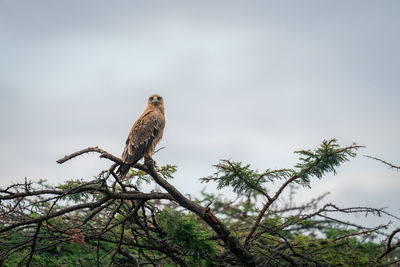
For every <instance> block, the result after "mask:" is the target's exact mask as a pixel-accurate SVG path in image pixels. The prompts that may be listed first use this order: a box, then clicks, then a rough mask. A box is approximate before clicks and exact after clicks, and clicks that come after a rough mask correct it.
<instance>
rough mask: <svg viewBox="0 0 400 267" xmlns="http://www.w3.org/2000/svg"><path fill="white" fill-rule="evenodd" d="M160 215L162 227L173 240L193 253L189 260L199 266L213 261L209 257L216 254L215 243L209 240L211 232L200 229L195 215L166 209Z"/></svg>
mask: <svg viewBox="0 0 400 267" xmlns="http://www.w3.org/2000/svg"><path fill="white" fill-rule="evenodd" d="M158 217H159V220H160V226H161V228H162V229H163V230H164V231H165V232H166V233H167V235H168V236H169V237H170V238H171V239H172V240H173V242H174V243H176V244H177V245H179V246H181V247H182V248H184V249H185V250H186V251H188V252H190V253H191V254H192V256H191V257H190V258H189V259H187V260H188V261H190V262H191V263H192V264H195V263H196V265H197V266H205V265H208V264H209V263H211V262H210V261H208V260H207V259H208V258H209V257H213V255H215V245H214V243H213V242H211V241H209V238H210V236H209V234H208V233H207V232H206V231H204V230H201V229H200V226H199V225H198V224H197V223H196V221H195V220H194V219H193V216H188V215H184V214H182V213H181V212H178V211H176V210H173V209H165V210H163V211H162V212H161V213H160V214H159V216H158Z"/></svg>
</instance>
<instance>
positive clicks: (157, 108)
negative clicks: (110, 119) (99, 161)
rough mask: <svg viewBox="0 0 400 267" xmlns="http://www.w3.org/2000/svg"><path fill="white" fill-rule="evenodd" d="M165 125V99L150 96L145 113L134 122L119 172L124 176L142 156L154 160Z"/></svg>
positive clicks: (158, 96) (120, 175)
mask: <svg viewBox="0 0 400 267" xmlns="http://www.w3.org/2000/svg"><path fill="white" fill-rule="evenodd" d="M164 126H165V116H164V100H163V98H162V97H161V96H160V95H152V96H150V97H149V100H148V105H147V108H146V110H145V111H144V112H143V114H142V115H141V116H140V117H139V118H138V119H137V120H136V122H135V123H134V124H133V126H132V129H131V131H130V133H129V136H128V138H127V139H126V146H125V149H124V152H123V153H122V161H123V164H122V165H120V166H119V168H118V170H117V174H119V177H121V178H124V177H125V175H126V174H127V173H128V171H129V169H130V168H131V166H133V165H134V164H135V163H136V162H138V161H139V160H140V159H141V158H143V157H144V158H145V160H152V156H153V154H154V150H155V147H156V145H157V143H158V142H159V141H160V140H161V137H162V135H163V131H164Z"/></svg>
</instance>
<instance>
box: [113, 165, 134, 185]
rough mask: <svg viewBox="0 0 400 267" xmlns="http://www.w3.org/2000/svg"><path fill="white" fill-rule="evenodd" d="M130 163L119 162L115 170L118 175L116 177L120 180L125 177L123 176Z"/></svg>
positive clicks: (127, 170)
mask: <svg viewBox="0 0 400 267" xmlns="http://www.w3.org/2000/svg"><path fill="white" fill-rule="evenodd" d="M131 166H132V164H125V163H123V164H121V165H119V167H118V170H117V171H116V174H117V175H118V179H119V180H120V181H121V180H123V179H124V178H125V176H126V175H127V174H128V172H129V169H130V168H131Z"/></svg>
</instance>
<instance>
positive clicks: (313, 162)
mask: <svg viewBox="0 0 400 267" xmlns="http://www.w3.org/2000/svg"><path fill="white" fill-rule="evenodd" d="M358 148H359V146H357V145H355V144H353V145H352V146H350V147H346V148H341V147H340V146H339V145H338V144H337V143H336V139H331V140H330V141H323V143H322V144H321V146H320V147H319V148H317V149H315V150H313V151H312V150H299V151H296V152H295V153H297V154H299V155H300V158H299V160H300V162H299V163H297V164H296V165H295V166H294V169H279V170H270V169H267V170H266V171H264V172H263V173H259V172H258V171H256V170H252V169H251V168H250V165H249V164H247V165H243V164H242V163H241V162H236V161H229V160H221V161H220V163H219V164H217V165H215V167H216V169H217V171H216V172H215V173H214V174H213V175H212V176H208V177H204V178H201V181H202V182H206V183H207V182H210V181H216V182H217V188H218V189H221V188H224V187H227V186H231V187H232V188H233V192H235V193H237V194H239V195H245V194H249V193H254V194H259V193H265V192H267V189H266V187H265V184H266V183H267V182H274V181H276V180H282V179H289V178H294V182H296V183H298V184H301V185H303V186H309V184H310V178H311V177H317V178H321V177H322V176H323V175H324V174H326V173H328V172H333V173H334V174H336V167H338V166H339V165H340V164H341V163H343V162H344V161H347V160H349V158H350V157H354V156H355V155H356V154H355V153H354V150H355V149H358Z"/></svg>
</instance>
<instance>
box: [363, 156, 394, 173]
mask: <svg viewBox="0 0 400 267" xmlns="http://www.w3.org/2000/svg"><path fill="white" fill-rule="evenodd" d="M364 157H367V158H370V159H374V160H377V161H380V162H382V163H383V164H385V165H387V166H389V167H390V168H393V169H397V170H400V166H396V165H394V164H391V163H389V162H387V161H384V160H382V159H380V158H376V157H372V156H368V155H364Z"/></svg>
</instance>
